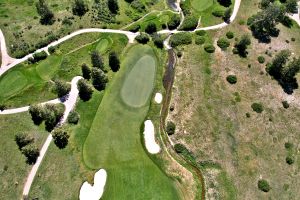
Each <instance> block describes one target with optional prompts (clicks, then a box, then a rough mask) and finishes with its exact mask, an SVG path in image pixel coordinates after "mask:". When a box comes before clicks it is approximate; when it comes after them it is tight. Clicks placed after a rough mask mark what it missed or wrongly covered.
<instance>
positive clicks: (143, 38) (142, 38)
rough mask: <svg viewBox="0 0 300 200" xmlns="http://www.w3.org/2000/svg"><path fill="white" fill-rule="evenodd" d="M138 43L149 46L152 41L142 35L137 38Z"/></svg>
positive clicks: (145, 35)
mask: <svg viewBox="0 0 300 200" xmlns="http://www.w3.org/2000/svg"><path fill="white" fill-rule="evenodd" d="M135 39H136V41H137V42H138V43H141V44H147V43H148V42H149V40H150V38H149V36H148V35H147V34H144V33H141V34H140V35H138V36H136V38H135Z"/></svg>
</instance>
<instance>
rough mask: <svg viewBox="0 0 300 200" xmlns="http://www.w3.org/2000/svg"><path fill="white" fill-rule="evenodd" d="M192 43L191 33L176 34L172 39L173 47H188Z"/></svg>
mask: <svg viewBox="0 0 300 200" xmlns="http://www.w3.org/2000/svg"><path fill="white" fill-rule="evenodd" d="M191 43H192V35H191V33H176V34H174V35H172V36H171V38H170V45H171V47H177V46H179V45H188V44H191Z"/></svg>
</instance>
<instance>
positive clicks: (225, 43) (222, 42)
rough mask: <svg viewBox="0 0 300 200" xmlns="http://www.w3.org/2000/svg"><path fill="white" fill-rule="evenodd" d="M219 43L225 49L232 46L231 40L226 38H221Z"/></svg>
mask: <svg viewBox="0 0 300 200" xmlns="http://www.w3.org/2000/svg"><path fill="white" fill-rule="evenodd" d="M217 45H218V46H219V47H220V48H221V49H222V50H225V49H227V48H228V47H229V46H230V42H229V41H228V40H227V39H226V38H220V39H218V41H217Z"/></svg>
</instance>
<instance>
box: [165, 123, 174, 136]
mask: <svg viewBox="0 0 300 200" xmlns="http://www.w3.org/2000/svg"><path fill="white" fill-rule="evenodd" d="M175 128H176V125H175V124H174V122H172V121H168V123H167V127H166V132H167V133H168V135H173V134H174V133H175Z"/></svg>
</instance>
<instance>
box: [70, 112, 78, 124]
mask: <svg viewBox="0 0 300 200" xmlns="http://www.w3.org/2000/svg"><path fill="white" fill-rule="evenodd" d="M79 118H80V116H79V114H78V112H76V111H71V112H70V113H69V116H68V123H69V124H77V123H78V121H79Z"/></svg>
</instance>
